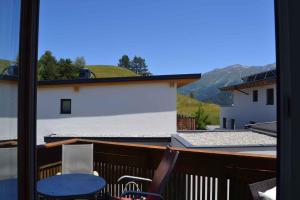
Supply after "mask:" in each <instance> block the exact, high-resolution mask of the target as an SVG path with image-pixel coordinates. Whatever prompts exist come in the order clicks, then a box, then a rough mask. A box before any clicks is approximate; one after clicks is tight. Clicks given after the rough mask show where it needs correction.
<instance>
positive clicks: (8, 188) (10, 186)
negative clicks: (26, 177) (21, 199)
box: [0, 179, 18, 200]
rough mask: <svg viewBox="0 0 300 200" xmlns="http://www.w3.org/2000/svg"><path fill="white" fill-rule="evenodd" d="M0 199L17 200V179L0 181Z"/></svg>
mask: <svg viewBox="0 0 300 200" xmlns="http://www.w3.org/2000/svg"><path fill="white" fill-rule="evenodd" d="M0 199H9V200H17V199H18V181H17V179H5V180H0Z"/></svg>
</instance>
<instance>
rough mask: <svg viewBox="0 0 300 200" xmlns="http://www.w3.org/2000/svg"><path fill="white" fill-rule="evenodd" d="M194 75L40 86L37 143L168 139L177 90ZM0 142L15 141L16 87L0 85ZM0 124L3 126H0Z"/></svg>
mask: <svg viewBox="0 0 300 200" xmlns="http://www.w3.org/2000/svg"><path fill="white" fill-rule="evenodd" d="M200 77H201V75H200V74H187V75H161V76H147V77H142V76H136V77H121V78H95V79H78V80H55V81H40V82H38V89H37V118H38V120H37V141H38V143H43V140H44V137H45V136H47V135H58V136H66V137H98V136H102V137H105V136H107V137H108V136H109V137H170V136H171V134H173V133H176V130H177V129H176V116H177V114H176V93H177V87H181V86H183V85H186V84H189V83H192V82H194V81H196V80H199V79H200ZM0 92H1V94H3V95H2V98H1V101H0V124H6V126H1V127H0V137H1V138H2V139H3V138H4V139H11V138H9V137H11V136H13V135H15V136H16V127H17V126H16V123H17V121H16V115H17V110H15V111H11V109H6V108H11V107H12V106H11V105H17V82H16V80H15V79H13V78H9V77H2V79H0ZM2 122H3V123H2Z"/></svg>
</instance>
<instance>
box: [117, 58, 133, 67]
mask: <svg viewBox="0 0 300 200" xmlns="http://www.w3.org/2000/svg"><path fill="white" fill-rule="evenodd" d="M118 66H119V67H124V68H127V69H130V58H129V57H128V56H127V55H123V56H122V58H120V59H119V63H118Z"/></svg>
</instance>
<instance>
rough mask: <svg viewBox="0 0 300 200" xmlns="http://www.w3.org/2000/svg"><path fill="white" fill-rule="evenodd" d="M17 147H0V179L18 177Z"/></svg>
mask: <svg viewBox="0 0 300 200" xmlns="http://www.w3.org/2000/svg"><path fill="white" fill-rule="evenodd" d="M17 176H18V158H17V147H11V148H0V180H3V179H11V178H17Z"/></svg>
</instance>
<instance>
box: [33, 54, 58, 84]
mask: <svg viewBox="0 0 300 200" xmlns="http://www.w3.org/2000/svg"><path fill="white" fill-rule="evenodd" d="M38 78H39V79H40V80H55V79H57V78H58V66H57V60H56V58H55V57H54V56H53V55H52V53H51V51H46V52H45V53H44V54H43V55H42V56H41V58H40V59H39V61H38Z"/></svg>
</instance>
